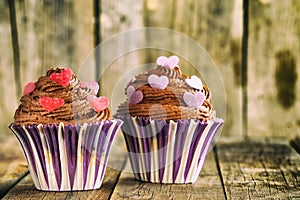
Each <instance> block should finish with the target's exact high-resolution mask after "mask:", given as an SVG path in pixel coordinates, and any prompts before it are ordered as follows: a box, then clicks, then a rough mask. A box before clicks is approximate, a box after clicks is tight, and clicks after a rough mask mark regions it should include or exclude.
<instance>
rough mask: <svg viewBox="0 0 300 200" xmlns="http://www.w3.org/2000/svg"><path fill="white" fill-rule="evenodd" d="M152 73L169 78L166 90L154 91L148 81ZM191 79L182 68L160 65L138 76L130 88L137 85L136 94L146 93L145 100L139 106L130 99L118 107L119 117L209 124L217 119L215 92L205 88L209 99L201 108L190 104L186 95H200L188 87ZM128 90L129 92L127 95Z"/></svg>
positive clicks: (204, 90)
mask: <svg viewBox="0 0 300 200" xmlns="http://www.w3.org/2000/svg"><path fill="white" fill-rule="evenodd" d="M152 74H155V75H157V76H167V77H168V79H169V83H168V85H167V87H166V88H164V89H156V88H152V87H151V85H150V84H149V82H148V77H149V76H150V75H152ZM186 78H188V77H187V76H186V75H185V74H182V73H181V71H180V68H179V67H178V66H176V67H175V68H174V69H170V68H166V67H163V66H157V68H155V69H153V70H150V71H148V72H145V73H142V74H139V75H137V76H136V77H135V78H134V79H132V80H131V81H130V82H129V84H128V85H127V87H126V91H127V88H128V87H129V86H133V87H134V88H135V89H136V91H141V92H142V93H143V99H142V101H140V102H139V103H136V104H134V103H130V102H129V100H128V99H127V100H126V101H125V102H123V103H121V104H120V105H119V107H118V110H117V114H116V115H115V117H116V118H122V116H131V117H135V116H137V117H145V118H149V117H150V118H151V119H164V120H167V121H168V120H174V121H176V120H179V119H181V120H183V119H195V120H196V119H199V120H203V121H208V120H211V119H213V118H215V110H214V108H213V106H212V104H211V92H210V89H209V88H208V87H207V86H205V85H204V86H203V91H201V92H203V94H204V96H205V100H204V102H203V103H202V105H201V106H199V107H196V108H195V107H191V106H189V105H187V103H186V102H185V100H184V98H183V94H184V93H185V92H189V93H192V94H195V93H197V92H200V91H199V90H198V89H195V88H193V87H191V86H190V85H188V84H187V83H186V81H185V79H186ZM126 91H125V93H126Z"/></svg>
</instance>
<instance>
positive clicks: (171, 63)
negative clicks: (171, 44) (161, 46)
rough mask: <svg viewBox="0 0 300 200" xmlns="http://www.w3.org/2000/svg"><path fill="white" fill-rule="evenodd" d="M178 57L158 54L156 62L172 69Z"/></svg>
mask: <svg viewBox="0 0 300 200" xmlns="http://www.w3.org/2000/svg"><path fill="white" fill-rule="evenodd" d="M178 62H179V58H178V57H177V56H170V57H169V58H167V57H165V56H160V57H158V58H157V59H156V64H157V65H159V66H163V67H166V68H169V69H174V67H175V66H176V65H177V64H178Z"/></svg>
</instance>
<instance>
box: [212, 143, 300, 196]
mask: <svg viewBox="0 0 300 200" xmlns="http://www.w3.org/2000/svg"><path fill="white" fill-rule="evenodd" d="M217 153H218V161H219V165H220V170H221V174H222V177H223V182H224V186H225V191H226V196H227V198H228V199H293V198H294V199H296V198H300V183H299V175H300V167H299V163H300V156H299V154H297V153H296V152H295V151H294V150H293V149H292V148H291V147H290V146H289V144H288V142H287V141H285V142H278V141H272V140H264V139H261V140H255V141H254V140H250V139H249V140H244V141H233V142H229V143H228V142H227V143H218V145H217Z"/></svg>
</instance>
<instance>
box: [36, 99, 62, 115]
mask: <svg viewBox="0 0 300 200" xmlns="http://www.w3.org/2000/svg"><path fill="white" fill-rule="evenodd" d="M39 102H40V104H41V105H42V106H43V108H44V109H45V110H47V111H48V112H51V111H53V110H55V109H57V108H60V107H61V106H63V105H64V100H63V99H61V98H51V97H42V98H40V100H39Z"/></svg>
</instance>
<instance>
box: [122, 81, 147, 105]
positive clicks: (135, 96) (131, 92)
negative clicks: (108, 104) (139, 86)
mask: <svg viewBox="0 0 300 200" xmlns="http://www.w3.org/2000/svg"><path fill="white" fill-rule="evenodd" d="M126 92H127V97H128V99H129V103H130V104H138V103H140V102H141V101H142V100H143V98H144V95H143V93H142V92H141V91H136V90H135V88H134V87H133V86H131V85H130V86H128V87H127V91H126Z"/></svg>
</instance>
